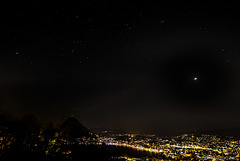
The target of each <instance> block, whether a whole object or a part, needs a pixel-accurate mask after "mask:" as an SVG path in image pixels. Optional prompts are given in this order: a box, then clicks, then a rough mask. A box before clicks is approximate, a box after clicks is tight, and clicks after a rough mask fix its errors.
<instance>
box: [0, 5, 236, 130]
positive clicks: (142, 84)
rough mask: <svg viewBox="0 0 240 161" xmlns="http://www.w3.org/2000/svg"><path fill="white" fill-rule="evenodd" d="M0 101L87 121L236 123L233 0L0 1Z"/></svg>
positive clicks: (140, 125)
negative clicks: (71, 115)
mask: <svg viewBox="0 0 240 161" xmlns="http://www.w3.org/2000/svg"><path fill="white" fill-rule="evenodd" d="M0 12H1V13H0V20H1V21H0V32H1V36H0V101H1V107H2V108H3V109H6V110H8V111H10V112H11V113H13V114H14V115H16V116H17V117H20V116H22V115H25V114H26V113H35V114H36V115H37V116H38V117H39V118H40V119H41V120H42V121H43V122H48V121H57V120H60V119H61V117H62V116H63V115H70V114H73V115H74V117H76V118H77V119H79V120H80V122H81V123H82V124H83V125H85V126H86V127H87V128H94V127H108V128H125V129H144V130H152V129H155V130H160V131H164V130H175V131H178V130H186V129H187V130H193V129H197V130H202V129H219V128H231V127H238V126H239V124H240V120H239V113H240V84H239V82H240V12H239V5H238V4H237V3H236V4H235V1H231V2H230V1H227V0H225V1H218V0H209V1H207V2H206V3H204V2H203V1H199V0H196V1H173V0H168V1H167V0H165V1H158V2H157V3H156V2H155V1H151V0H143V1H131V0H128V1H125V0H115V1H110V0H109V1H105V0H102V1H101V0H81V1H79V2H74V1H50V2H46V3H45V2H37V1H35V2H28V3H25V4H23V2H21V3H19V4H18V3H16V2H14V3H13V2H12V3H9V4H1V8H0Z"/></svg>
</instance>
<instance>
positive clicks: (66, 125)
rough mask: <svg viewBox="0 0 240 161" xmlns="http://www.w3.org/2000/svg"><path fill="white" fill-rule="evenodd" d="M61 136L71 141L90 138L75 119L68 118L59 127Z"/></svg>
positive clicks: (84, 128) (86, 130)
mask: <svg viewBox="0 0 240 161" xmlns="http://www.w3.org/2000/svg"><path fill="white" fill-rule="evenodd" d="M60 131H61V132H62V134H63V136H65V137H69V138H72V139H75V138H80V137H83V136H90V134H89V131H88V129H87V128H86V127H84V126H83V125H82V124H81V123H80V122H79V121H78V120H77V119H76V118H74V117H69V118H68V119H67V120H66V121H64V122H63V124H62V125H61V127H60Z"/></svg>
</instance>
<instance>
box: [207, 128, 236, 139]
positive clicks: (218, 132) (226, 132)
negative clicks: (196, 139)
mask: <svg viewBox="0 0 240 161" xmlns="http://www.w3.org/2000/svg"><path fill="white" fill-rule="evenodd" d="M206 133H208V134H214V135H220V136H233V137H240V127H235V128H229V129H218V130H211V131H207V132H206Z"/></svg>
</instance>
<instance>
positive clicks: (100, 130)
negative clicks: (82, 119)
mask: <svg viewBox="0 0 240 161" xmlns="http://www.w3.org/2000/svg"><path fill="white" fill-rule="evenodd" d="M89 131H91V132H93V133H96V134H102V133H111V134H119V133H124V131H122V130H119V129H111V128H91V129H89Z"/></svg>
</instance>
